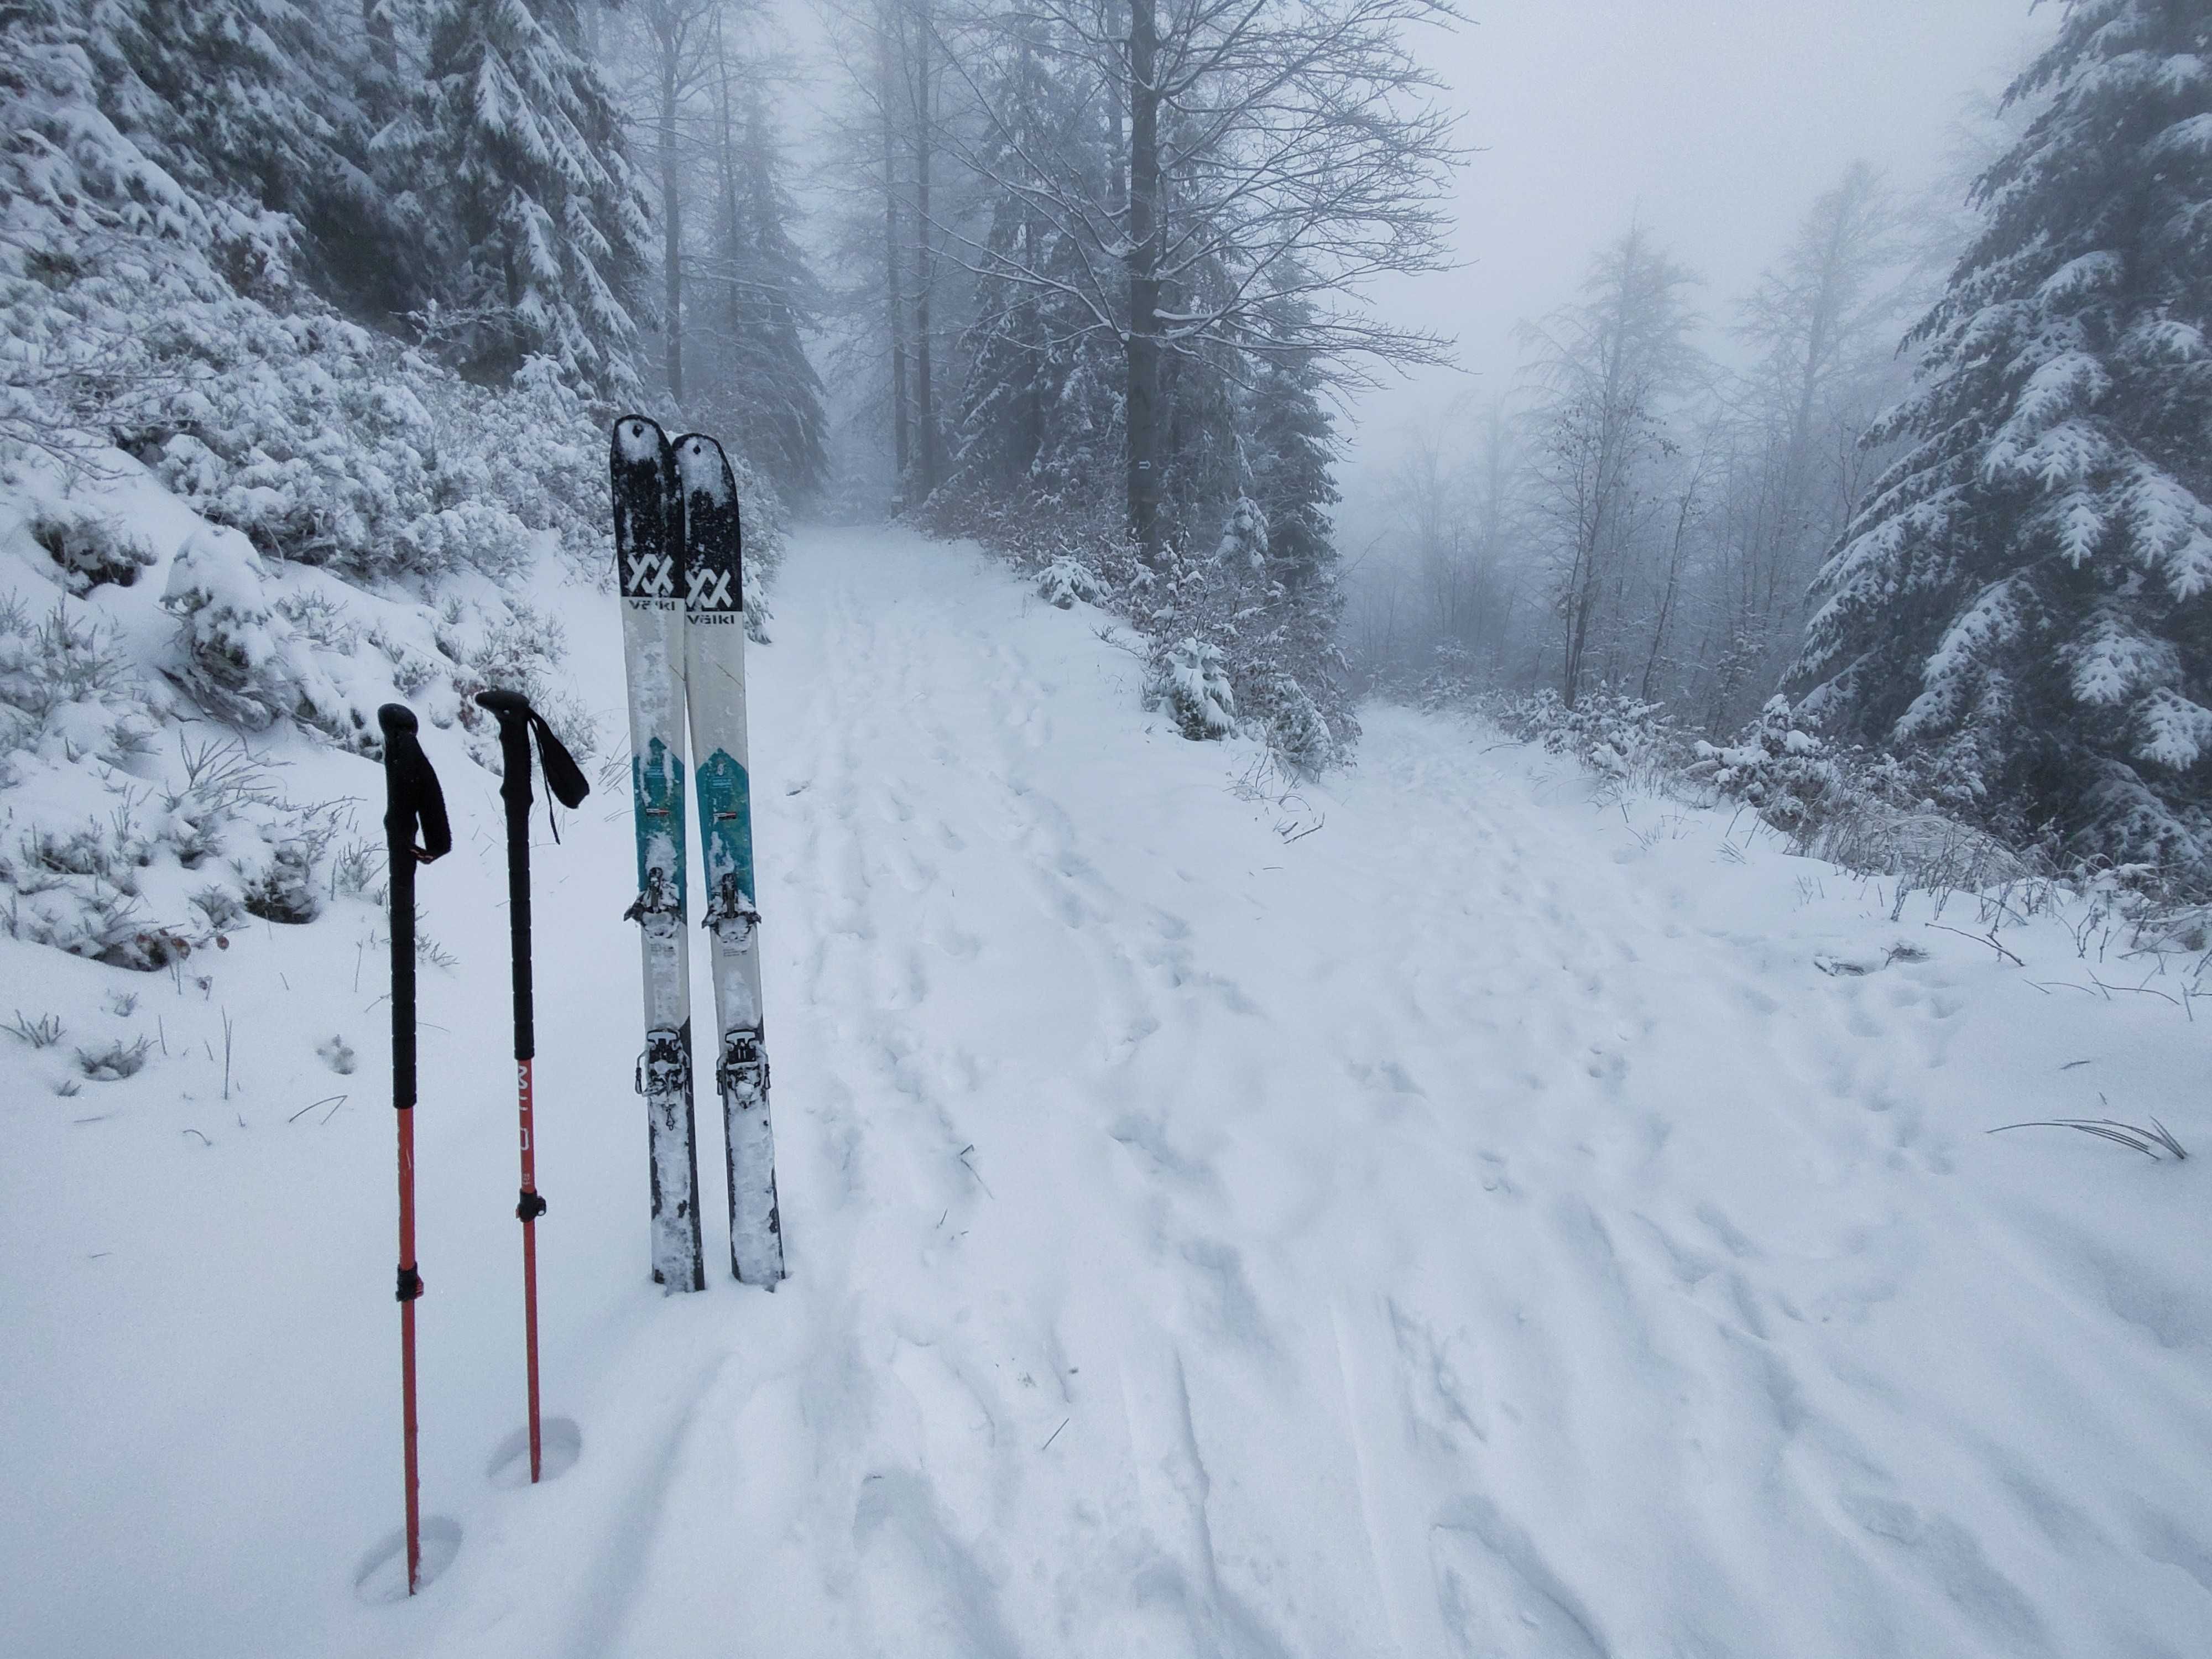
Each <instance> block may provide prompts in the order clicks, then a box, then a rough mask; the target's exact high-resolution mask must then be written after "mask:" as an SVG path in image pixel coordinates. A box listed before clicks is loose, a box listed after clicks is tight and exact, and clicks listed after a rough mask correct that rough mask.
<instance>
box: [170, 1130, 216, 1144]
mask: <svg viewBox="0 0 2212 1659" xmlns="http://www.w3.org/2000/svg"><path fill="white" fill-rule="evenodd" d="M177 1133H179V1134H180V1135H200V1132H199V1131H198V1130H197V1129H179V1130H178V1131H177ZM200 1145H201V1146H214V1145H215V1142H213V1141H212V1140H210V1139H208V1138H207V1137H206V1136H205V1135H200Z"/></svg>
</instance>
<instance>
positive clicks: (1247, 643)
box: [917, 476, 1359, 775]
mask: <svg viewBox="0 0 2212 1659" xmlns="http://www.w3.org/2000/svg"><path fill="white" fill-rule="evenodd" d="M1090 483H1091V487H1090V488H1088V489H1085V487H1084V486H1083V483H1082V482H1081V481H1080V480H1076V481H1071V482H1070V483H1069V484H1068V485H1067V486H1066V487H1065V488H1061V489H1049V490H1048V489H1036V490H1033V491H1030V492H1028V493H1024V494H1020V495H1015V496H1012V497H1006V496H1001V495H993V494H992V493H990V492H989V491H988V490H987V489H982V488H981V487H969V486H967V485H964V484H963V483H962V482H961V481H960V480H957V479H956V481H955V482H954V483H951V484H948V485H945V487H943V488H941V489H939V490H938V491H937V493H936V494H935V495H933V496H932V497H931V498H930V500H929V501H928V502H927V505H926V507H924V508H923V509H921V512H920V513H918V514H917V516H918V517H919V518H920V519H921V521H922V522H923V523H924V524H925V525H926V526H927V528H928V529H930V530H931V531H933V532H935V533H936V534H939V535H943V536H964V537H972V538H975V539H976V540H978V541H980V542H981V543H983V544H984V545H986V546H987V547H989V548H991V549H992V550H994V551H995V552H998V553H1000V555H1002V556H1005V557H1006V558H1008V559H1009V560H1010V561H1012V563H1013V564H1014V566H1015V568H1017V569H1018V570H1021V571H1022V572H1024V574H1026V575H1028V576H1029V577H1030V580H1033V581H1035V582H1036V585H1037V591H1038V592H1039V593H1040V594H1041V595H1042V597H1043V598H1044V599H1047V600H1048V602H1049V603H1052V604H1054V605H1060V604H1062V602H1063V601H1066V603H1067V604H1069V605H1072V604H1073V602H1074V600H1076V599H1083V600H1085V602H1087V603H1090V604H1093V605H1097V606H1099V607H1100V608H1101V609H1102V610H1105V611H1113V612H1117V613H1119V614H1120V615H1121V616H1123V617H1127V619H1128V621H1129V623H1130V624H1131V626H1132V627H1133V628H1134V629H1135V630H1136V631H1137V633H1138V634H1139V635H1140V636H1142V637H1143V639H1144V640H1145V641H1146V647H1147V651H1146V655H1147V664H1148V668H1147V672H1146V681H1145V706H1146V708H1170V709H1171V710H1173V711H1174V712H1175V713H1176V723H1177V725H1178V726H1179V727H1180V728H1181V729H1182V730H1184V731H1185V732H1187V733H1189V734H1191V735H1196V736H1223V735H1226V734H1227V733H1228V732H1231V731H1242V732H1245V733H1246V734H1248V735H1249V736H1251V737H1253V738H1256V739H1258V740H1260V741H1261V742H1265V743H1267V744H1271V745H1275V746H1277V747H1278V750H1279V753H1280V754H1281V755H1282V757H1283V759H1284V760H1285V763H1288V764H1290V765H1291V766H1292V767H1293V768H1294V769H1297V770H1299V771H1301V772H1304V773H1307V774H1309V775H1310V774H1311V773H1312V772H1315V771H1318V770H1323V769H1328V768H1329V767H1332V766H1337V765H1341V764H1343V763H1345V761H1346V759H1347V758H1348V757H1349V755H1350V751H1351V747H1352V744H1353V742H1355V741H1356V740H1357V739H1358V735H1359V725H1358V720H1356V719H1354V718H1353V715H1352V697H1351V690H1350V682H1351V675H1350V671H1349V666H1348V665H1347V664H1346V662H1345V660H1344V658H1343V654H1342V653H1341V652H1340V650H1339V648H1338V647H1337V644H1336V641H1335V628H1336V619H1337V616H1338V613H1339V611H1340V595H1339V593H1338V591H1337V589H1336V586H1335V585H1334V580H1333V578H1332V576H1331V575H1330V574H1328V571H1327V569H1326V568H1322V569H1319V570H1318V571H1317V570H1316V569H1315V568H1310V566H1311V563H1312V562H1311V560H1310V559H1306V558H1304V556H1301V558H1302V562H1297V563H1296V564H1295V565H1294V566H1293V565H1292V564H1285V562H1283V561H1282V559H1280V558H1279V556H1278V555H1279V553H1280V552H1281V551H1282V549H1281V548H1280V547H1279V545H1278V538H1275V537H1273V535H1272V534H1271V532H1270V529H1269V526H1268V523H1267V514H1266V512H1265V511H1264V509H1263V508H1262V507H1261V506H1260V505H1259V504H1258V502H1257V501H1254V500H1251V499H1249V498H1243V497H1240V498H1238V499H1237V500H1235V501H1231V503H1230V504H1229V506H1228V507H1227V509H1226V511H1225V517H1224V519H1223V520H1222V525H1221V531H1220V534H1219V536H1218V538H1215V539H1214V540H1213V541H1212V545H1211V546H1210V548H1208V549H1207V550H1206V551H1203V552H1199V553H1194V552H1192V551H1190V550H1189V549H1188V547H1186V546H1184V545H1182V544H1178V543H1176V542H1172V541H1171V542H1170V544H1169V545H1168V546H1166V547H1165V548H1164V549H1163V550H1162V551H1161V554H1160V557H1159V559H1158V562H1156V563H1147V562H1146V561H1145V559H1144V558H1143V557H1142V556H1141V554H1140V552H1139V548H1138V546H1137V544H1136V542H1135V541H1134V539H1133V538H1132V537H1131V536H1130V534H1129V532H1128V528H1127V521H1126V519H1125V517H1124V508H1123V505H1122V501H1121V496H1120V495H1119V494H1118V492H1117V491H1115V490H1113V489H1103V490H1102V489H1098V488H1097V487H1096V483H1097V479H1096V477H1095V476H1092V477H1091V478H1090ZM1308 551H1309V552H1310V549H1309V550H1308ZM1327 565H1328V560H1323V561H1322V566H1323V567H1326V566H1327ZM1201 651H1202V652H1203V653H1207V654H1206V662H1207V663H1208V664H1209V665H1210V668H1209V669H1208V670H1206V671H1200V670H1199V668H1198V667H1197V663H1198V653H1200V652H1201ZM1209 673H1210V674H1211V676H1212V682H1213V683H1214V684H1215V685H1216V686H1217V687H1218V695H1217V694H1216V693H1215V692H1214V691H1211V690H1206V689H1205V687H1206V681H1207V678H1208V674H1209ZM1209 711H1210V712H1209ZM1284 745H1287V746H1284Z"/></svg>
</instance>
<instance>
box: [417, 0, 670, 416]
mask: <svg viewBox="0 0 2212 1659" xmlns="http://www.w3.org/2000/svg"><path fill="white" fill-rule="evenodd" d="M428 57H429V62H428V76H427V78H426V82H425V84H424V85H423V87H422V91H421V93H420V94H419V95H418V97H417V98H416V103H415V108H414V110H413V112H412V115H411V118H410V119H409V120H407V121H405V122H404V123H395V125H394V128H393V129H392V131H390V132H388V133H387V135H386V140H385V143H384V144H383V147H382V148H383V152H384V155H385V158H386V163H387V165H388V166H390V167H392V168H393V169H394V170H395V171H398V172H400V173H402V174H403V176H404V177H405V178H407V179H411V180H413V181H414V182H415V205H416V210H417V213H418V215H419V222H420V224H421V227H422V233H423V235H424V236H425V238H426V240H428V241H429V243H430V244H431V246H432V247H433V249H434V251H435V258H434V259H433V261H432V269H433V270H434V271H435V274H436V283H437V298H438V300H439V301H440V305H441V309H442V310H443V312H444V313H445V315H444V317H443V319H442V320H441V324H440V325H439V335H440V337H441V343H443V345H444V346H445V348H446V349H447V351H448V352H449V354H450V355H451V356H453V359H454V361H455V362H456V363H457V365H458V366H459V368H461V369H462V371H463V372H464V373H465V374H468V375H470V376H471V378H473V379H477V380H499V379H501V378H504V377H505V376H507V375H508V374H512V373H513V371H514V370H515V369H516V368H520V366H521V364H522V362H523V361H524V359H526V357H530V356H547V357H550V358H551V359H553V360H554V361H555V362H557V363H558V364H559V365H560V367H561V369H562V373H563V374H565V375H567V376H568V377H569V378H570V379H571V380H574V382H575V383H577V384H578V385H580V386H584V387H586V388H589V389H591V390H592V391H595V392H601V393H605V394H620V393H623V392H628V391H629V390H631V389H632V388H634V387H635V385H636V380H637V375H636V370H635V367H634V353H635V348H636V343H637V335H638V322H637V313H638V311H639V309H640V308H641V307H642V306H643V305H644V303H645V301H644V291H643V289H642V285H641V278H642V276H644V274H645V272H646V271H647V268H648V265H649V263H650V254H649V250H650V248H651V245H652V240H651V239H652V209H651V198H650V197H648V195H647V191H646V186H645V184H644V182H643V180H642V179H641V178H640V177H639V175H638V174H637V173H636V172H635V170H634V169H633V168H632V167H631V166H630V163H629V157H628V155H627V153H626V151H625V149H624V146H623V136H622V125H621V122H620V120H619V118H618V117H617V112H616V109H615V105H614V100H613V98H612V96H611V94H610V93H609V91H608V89H607V88H606V86H605V82H602V80H601V79H600V77H599V72H598V71H597V70H595V69H593V68H592V65H591V64H590V63H589V62H588V61H587V60H586V58H584V56H583V54H582V52H581V50H580V42H579V39H578V16H577V4H576V0H433V3H432V6H431V9H430V13H429V28H428Z"/></svg>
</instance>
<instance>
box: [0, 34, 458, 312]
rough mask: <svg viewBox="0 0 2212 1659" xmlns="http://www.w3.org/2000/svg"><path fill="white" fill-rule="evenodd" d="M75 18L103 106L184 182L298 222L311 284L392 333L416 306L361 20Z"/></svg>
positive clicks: (200, 190) (414, 268) (369, 43)
mask: <svg viewBox="0 0 2212 1659" xmlns="http://www.w3.org/2000/svg"><path fill="white" fill-rule="evenodd" d="M69 9H70V10H71V11H74V12H76V13H78V14H79V15H81V16H82V19H83V28H82V37H83V41H84V45H85V46H86V48H87V50H88V52H89V53H90V55H91V57H92V59H93V62H94V64H95V66H96V68H97V70H98V71H99V81H100V106H101V107H102V108H103V109H104V110H105V111H106V112H107V114H108V115H109V117H110V118H112V120H113V121H114V122H115V124H116V125H117V126H118V128H119V129H120V130H121V131H124V132H125V133H126V134H128V135H129V136H130V137H131V138H132V139H133V140H134V141H135V142H136V143H137V144H138V146H139V147H140V149H143V150H144V151H145V152H146V153H147V154H148V155H149V156H151V157H152V158H153V159H154V160H155V161H158V162H159V163H160V164H161V166H162V167H164V168H166V169H167V171H168V172H169V173H171V174H172V175H173V177H174V178H175V179H177V180H178V181H179V183H180V184H182V185H185V187H186V188H187V189H189V190H191V191H194V192H196V193H197V194H199V195H201V196H203V197H227V198H228V199H230V200H232V201H235V202H239V203H241V204H246V205H249V206H253V207H262V208H268V209H270V210H275V211H276V212H279V213H283V214H287V215H289V216H291V218H292V219H293V220H294V222H295V223H296V225H297V226H298V228H299V232H300V234H299V237H298V239H297V245H296V251H297V253H298V255H299V258H300V263H301V268H302V271H303V274H305V275H306V276H307V277H308V278H309V280H310V281H311V282H313V284H314V285H315V286H316V287H317V288H318V289H319V290H321V291H322V292H324V293H325V295H328V296H329V297H330V298H331V300H333V301H335V302H337V304H339V305H341V306H342V307H346V308H348V309H350V310H353V311H355V312H356V313H361V314H363V315H365V316H368V317H370V318H372V319H374V320H376V321H380V322H382V321H386V320H387V319H388V318H389V316H390V314H391V313H392V312H394V311H396V310H398V309H400V308H402V307H404V306H405V305H406V304H408V303H410V301H412V300H413V298H414V297H415V293H416V290H415V287H414V277H415V276H416V273H417V270H418V264H417V262H416V260H415V259H413V258H410V256H409V252H408V246H407V237H406V234H405V231H404V226H403V222H402V218H401V214H400V210H399V208H398V204H396V203H395V202H394V200H393V199H392V197H391V196H390V195H389V194H388V193H387V192H386V191H383V190H381V189H380V188H379V186H378V185H377V183H376V182H375V181H374V179H372V177H371V176H370V174H369V173H368V170H367V168H366V166H365V161H366V158H367V155H368V145H369V142H370V138H371V137H372V131H373V129H372V127H371V125H370V122H371V117H370V116H369V115H368V112H366V110H365V108H364V106H363V103H362V89H363V88H364V87H365V86H367V85H368V83H369V82H372V81H374V80H376V78H377V76H378V74H379V70H378V69H377V65H376V62H375V58H374V52H373V51H372V50H371V47H372V44H373V43H372V41H371V40H370V37H369V35H368V33H366V32H365V31H364V30H363V28H362V27H361V22H362V19H361V17H360V16H357V15H355V14H354V13H353V12H352V11H351V10H350V9H345V10H337V12H336V15H332V12H333V10H334V9H333V8H331V7H329V6H327V5H323V4H317V3H313V0H308V3H302V0H92V3H90V4H88V5H84V6H82V7H70V8H69ZM372 10H373V8H372ZM13 27H14V26H13V25H12V24H11V25H10V30H11V33H12V31H13Z"/></svg>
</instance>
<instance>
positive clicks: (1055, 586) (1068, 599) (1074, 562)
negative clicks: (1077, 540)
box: [1036, 553, 1106, 611]
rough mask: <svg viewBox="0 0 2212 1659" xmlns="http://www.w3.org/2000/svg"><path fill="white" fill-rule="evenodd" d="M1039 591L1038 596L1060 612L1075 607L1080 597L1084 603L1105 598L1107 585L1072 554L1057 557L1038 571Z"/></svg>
mask: <svg viewBox="0 0 2212 1659" xmlns="http://www.w3.org/2000/svg"><path fill="white" fill-rule="evenodd" d="M1036 591H1037V597H1038V598H1040V599H1042V600H1043V601H1044V602H1045V603H1046V604H1047V605H1051V606H1053V607H1054V608H1055V609H1056V610H1060V611H1069V610H1073V608H1074V605H1075V602H1076V601H1077V600H1078V599H1080V600H1082V601H1083V603H1084V604H1085V605H1103V603H1105V600H1106V584H1105V582H1104V581H1103V580H1102V579H1101V578H1100V576H1099V574H1098V573H1097V571H1095V570H1093V569H1092V568H1091V567H1090V566H1089V565H1087V564H1085V562H1083V561H1082V560H1081V559H1079V558H1078V557H1076V556H1074V555H1073V554H1071V553H1061V554H1058V555H1056V556H1054V559H1053V561H1052V562H1051V563H1049V564H1048V565H1047V566H1045V568H1043V569H1042V570H1041V571H1039V572H1038V573H1037V579H1036Z"/></svg>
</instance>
